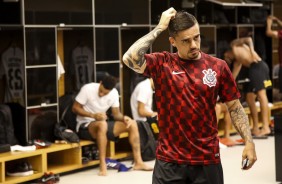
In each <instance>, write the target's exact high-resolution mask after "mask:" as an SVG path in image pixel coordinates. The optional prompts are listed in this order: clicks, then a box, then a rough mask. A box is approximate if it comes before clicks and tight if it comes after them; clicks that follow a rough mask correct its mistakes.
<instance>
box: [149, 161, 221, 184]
mask: <svg viewBox="0 0 282 184" xmlns="http://www.w3.org/2000/svg"><path fill="white" fill-rule="evenodd" d="M152 183H153V184H171V183H174V184H192V183H197V184H223V183H224V180H223V170H222V166H221V163H219V164H212V165H187V164H176V163H169V162H164V161H161V160H157V159H156V163H155V167H154V172H153V182H152Z"/></svg>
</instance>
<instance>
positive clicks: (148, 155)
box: [137, 121, 157, 161]
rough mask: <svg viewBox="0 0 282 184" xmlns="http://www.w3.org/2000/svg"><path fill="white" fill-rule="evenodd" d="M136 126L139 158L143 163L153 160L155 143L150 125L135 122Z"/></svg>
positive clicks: (143, 122)
mask: <svg viewBox="0 0 282 184" xmlns="http://www.w3.org/2000/svg"><path fill="white" fill-rule="evenodd" d="M137 125H138V131H139V137H140V146H141V157H142V159H143V161H150V160H154V159H155V158H156V145H157V142H156V140H155V137H154V135H153V133H152V130H151V128H150V125H149V123H147V122H145V121H137Z"/></svg>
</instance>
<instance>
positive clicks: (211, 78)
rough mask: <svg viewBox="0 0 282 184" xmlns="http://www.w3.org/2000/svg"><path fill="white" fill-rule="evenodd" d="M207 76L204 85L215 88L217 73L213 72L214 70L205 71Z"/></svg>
mask: <svg viewBox="0 0 282 184" xmlns="http://www.w3.org/2000/svg"><path fill="white" fill-rule="evenodd" d="M203 73H204V74H205V76H204V77H203V82H204V84H206V85H208V86H209V87H213V86H215V85H216V72H215V71H212V69H210V68H209V69H208V70H203Z"/></svg>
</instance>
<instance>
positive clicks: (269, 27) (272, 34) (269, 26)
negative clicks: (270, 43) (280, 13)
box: [266, 15, 282, 38]
mask: <svg viewBox="0 0 282 184" xmlns="http://www.w3.org/2000/svg"><path fill="white" fill-rule="evenodd" d="M273 21H276V22H277V23H278V25H279V26H282V22H281V21H280V20H279V19H278V18H276V17H274V16H271V15H270V16H268V17H267V20H266V36H269V37H272V38H278V31H276V30H274V29H272V24H273Z"/></svg>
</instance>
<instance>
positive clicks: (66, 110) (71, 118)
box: [59, 94, 76, 132]
mask: <svg viewBox="0 0 282 184" xmlns="http://www.w3.org/2000/svg"><path fill="white" fill-rule="evenodd" d="M75 96H76V95H75V94H65V95H63V96H61V97H60V98H59V112H60V113H59V115H60V124H61V125H63V126H65V127H66V128H68V129H71V130H72V131H74V132H76V114H75V113H73V112H72V105H73V102H74V99H75Z"/></svg>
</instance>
